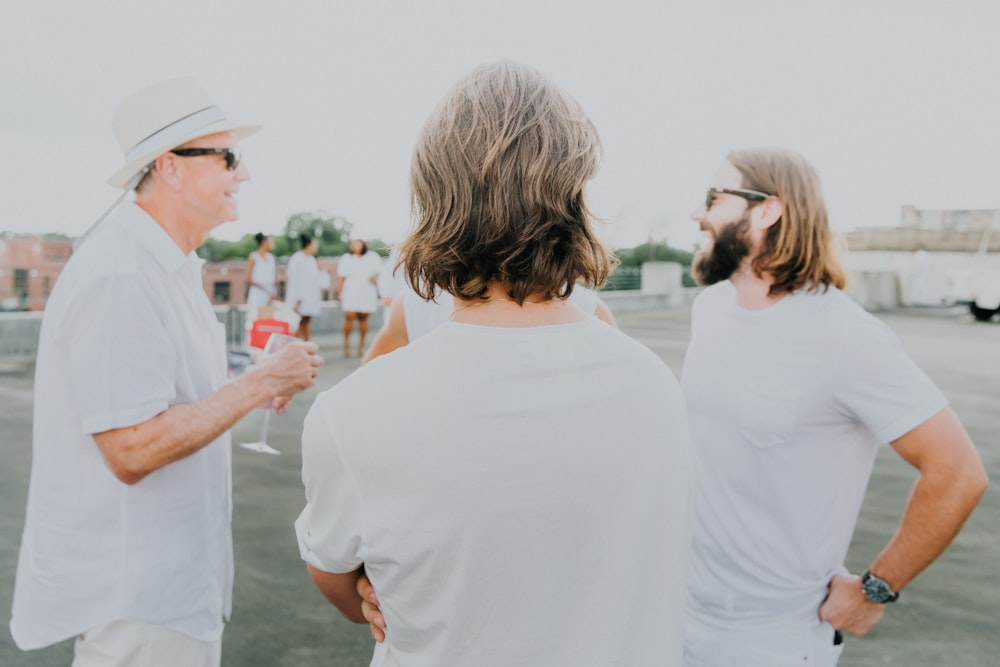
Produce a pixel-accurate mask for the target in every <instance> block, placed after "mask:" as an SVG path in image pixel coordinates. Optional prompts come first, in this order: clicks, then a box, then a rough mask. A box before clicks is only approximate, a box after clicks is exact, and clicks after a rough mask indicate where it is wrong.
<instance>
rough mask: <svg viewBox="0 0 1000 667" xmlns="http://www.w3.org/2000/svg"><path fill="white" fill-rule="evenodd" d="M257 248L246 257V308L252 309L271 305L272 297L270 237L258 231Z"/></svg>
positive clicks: (272, 268)
mask: <svg viewBox="0 0 1000 667" xmlns="http://www.w3.org/2000/svg"><path fill="white" fill-rule="evenodd" d="M254 239H256V240H257V250H255V251H254V252H252V253H250V256H249V257H248V258H247V275H249V276H250V289H249V290H248V291H247V308H248V309H254V310H256V309H257V308H260V307H261V306H269V305H271V301H272V300H273V299H274V297H275V295H276V292H275V278H274V255H272V254H271V238H270V237H269V236H267V235H266V234H262V233H260V232H258V233H257V234H256V235H255V236H254Z"/></svg>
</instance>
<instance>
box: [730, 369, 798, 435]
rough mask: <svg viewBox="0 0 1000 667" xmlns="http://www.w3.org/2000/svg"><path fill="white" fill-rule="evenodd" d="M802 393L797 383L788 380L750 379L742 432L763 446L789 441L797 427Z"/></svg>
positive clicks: (744, 399)
mask: <svg viewBox="0 0 1000 667" xmlns="http://www.w3.org/2000/svg"><path fill="white" fill-rule="evenodd" d="M800 394H801V390H800V389H799V388H798V387H795V386H792V385H788V384H781V383H777V382H771V381H767V380H758V381H754V382H751V383H749V385H748V386H747V390H746V394H745V395H744V396H743V400H742V403H741V405H740V433H741V434H742V435H743V437H745V438H746V439H747V440H748V441H750V443H751V444H753V445H755V446H757V447H761V448H767V447H775V446H778V445H783V444H786V443H787V442H788V441H789V440H790V439H791V437H792V433H793V432H794V431H795V421H796V418H797V416H798V407H799V395H800Z"/></svg>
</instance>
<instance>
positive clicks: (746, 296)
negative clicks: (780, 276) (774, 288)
mask: <svg viewBox="0 0 1000 667" xmlns="http://www.w3.org/2000/svg"><path fill="white" fill-rule="evenodd" d="M729 282H731V283H732V284H733V286H734V287H736V303H737V304H738V305H739V306H740V308H745V309H746V310H762V309H764V308H768V307H770V306H773V305H774V304H775V303H777V302H778V301H780V300H781V299H782V298H783V297H784V296H785V295H784V294H780V295H771V294H770V290H771V285H773V284H774V276H772V275H770V274H768V273H765V274H763V275H757V274H755V273H754V272H753V269H751V268H750V264H749V263H748V262H743V264H742V265H741V266H740V268H739V270H738V271H736V273H734V274H733V275H731V276H730V277H729Z"/></svg>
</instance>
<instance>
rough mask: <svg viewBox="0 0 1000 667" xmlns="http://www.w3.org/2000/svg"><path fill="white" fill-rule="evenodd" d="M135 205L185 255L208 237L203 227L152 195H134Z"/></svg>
mask: <svg viewBox="0 0 1000 667" xmlns="http://www.w3.org/2000/svg"><path fill="white" fill-rule="evenodd" d="M135 203H136V205H137V206H138V207H139V208H141V209H142V210H144V211H145V212H146V213H148V214H149V217H151V218H152V219H153V220H155V221H156V224H158V225H159V226H160V227H161V228H162V229H163V231H165V232H166V233H167V236H169V237H170V238H171V239H173V241H174V243H176V244H177V246H178V247H179V248H180V249H181V251H182V252H183V253H184V254H185V255H189V254H191V252H192V251H193V250H194V249H195V248H198V247H199V246H200V245H201V244H203V243H204V242H205V241H206V240H207V239H208V231H209V230H207V229H203V228H202V225H199V224H198V223H197V222H196V221H194V220H191V219H189V218H187V217H185V216H183V215H178V214H177V213H175V212H173V211H172V209H171V207H170V206H166V205H164V204H163V203H162V202H160V201H158V200H157V199H155V198H153V197H143V196H141V195H138V196H136V200H135Z"/></svg>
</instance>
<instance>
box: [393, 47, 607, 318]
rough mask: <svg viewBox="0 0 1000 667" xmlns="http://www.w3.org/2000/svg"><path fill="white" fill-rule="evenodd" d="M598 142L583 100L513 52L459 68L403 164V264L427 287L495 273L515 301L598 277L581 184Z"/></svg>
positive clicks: (415, 282) (427, 293)
mask: <svg viewBox="0 0 1000 667" xmlns="http://www.w3.org/2000/svg"><path fill="white" fill-rule="evenodd" d="M600 158H601V143H600V139H599V138H598V135H597V131H596V129H595V128H594V126H593V124H592V123H591V121H590V119H589V118H588V117H587V116H586V114H584V112H583V110H582V108H581V107H580V105H579V104H578V103H577V102H576V100H574V99H573V98H572V97H570V96H569V95H567V94H566V93H565V92H563V91H562V90H561V89H559V88H558V87H557V86H555V85H554V84H553V83H552V82H550V81H549V80H548V79H547V78H546V77H544V76H543V75H542V74H541V73H540V72H538V71H536V70H534V69H532V68H529V67H525V66H523V65H519V64H516V63H512V62H500V63H495V64H488V65H482V66H480V67H478V68H476V69H475V70H473V71H472V72H471V73H470V74H468V75H467V76H465V77H464V78H463V79H461V80H460V81H459V82H458V83H457V84H456V85H455V86H454V87H453V88H452V90H451V91H450V92H449V93H448V95H447V96H445V98H444V100H443V101H442V102H441V103H440V105H439V106H438V107H437V109H436V110H435V111H434V112H433V113H432V114H431V116H430V118H429V119H428V120H427V122H426V124H425V125H424V128H423V131H422V133H421V134H420V137H419V139H418V140H417V143H416V146H415V148H414V151H413V159H412V162H411V166H410V192H411V194H410V204H411V210H412V213H413V220H414V226H413V229H412V231H411V232H410V234H409V235H408V236H407V237H406V238H405V239H404V240H403V241H402V243H401V244H400V249H399V255H400V259H399V264H400V265H402V266H403V267H404V271H405V274H406V276H407V278H408V279H409V281H410V284H411V285H412V286H413V287H414V289H416V290H417V292H418V293H419V294H420V295H421V296H422V297H424V298H426V299H430V298H432V297H433V295H434V292H435V290H436V289H437V288H440V289H443V290H445V291H447V292H450V293H451V294H453V295H455V296H456V297H459V298H461V299H476V298H482V297H483V296H484V295H485V294H486V292H487V289H488V285H489V283H490V282H491V281H498V282H500V283H503V284H504V285H505V286H507V288H508V296H509V297H510V298H511V299H513V300H515V301H517V302H518V303H522V302H523V301H524V300H525V299H526V298H527V297H528V296H529V295H536V297H537V296H539V295H540V296H541V297H543V298H561V297H565V296H568V295H569V293H570V292H571V291H572V289H573V285H574V284H576V283H578V282H579V283H583V284H585V285H588V286H592V287H599V286H601V285H603V284H604V282H605V281H606V280H607V277H608V273H609V272H610V270H611V269H612V268H613V265H614V264H613V263H614V257H613V255H612V254H611V252H610V251H609V250H608V248H607V247H606V246H605V245H604V244H603V243H602V242H601V241H600V240H599V239H598V238H597V236H596V235H595V233H594V229H593V224H594V222H595V218H594V217H593V215H592V214H591V212H590V210H589V209H588V208H587V204H586V201H585V196H584V190H585V186H586V183H587V181H589V180H590V179H591V178H592V177H593V176H594V174H595V173H596V172H597V167H598V164H599V162H600Z"/></svg>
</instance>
